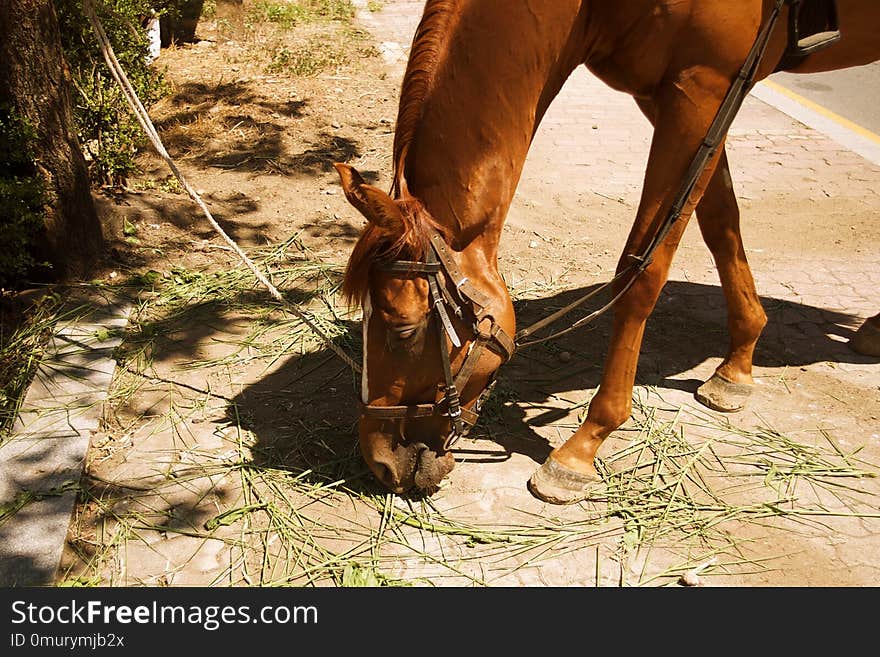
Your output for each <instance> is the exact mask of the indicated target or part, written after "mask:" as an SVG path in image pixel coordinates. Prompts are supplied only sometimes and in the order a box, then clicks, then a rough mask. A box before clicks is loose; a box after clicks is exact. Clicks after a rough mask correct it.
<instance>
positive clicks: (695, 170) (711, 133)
mask: <svg viewBox="0 0 880 657" xmlns="http://www.w3.org/2000/svg"><path fill="white" fill-rule="evenodd" d="M789 2H791V0H776V5H775V6H774V8H773V11H772V12H771V14H770V16H769V18H768V19H767V21H766V23H764V26H763V27H762V28H761V31H760V32H759V33H758V36H757V37H756V38H755V42H754V43H753V44H752V48H751V50H750V51H749V54H748V55H747V56H746V60H745V62H744V63H743V65H742V68H741V69H740V72H739V74H738V75H737V77H736V79H735V80H734V81H733V83H732V84H731V85H730V89H728V91H727V95H726V96H725V97H724V100H723V101H722V103H721V106H720V107H719V108H718V112H717V113H716V114H715V118H714V119H713V120H712V124H711V125H710V126H709V129H708V131H707V132H706V136H705V137H704V138H703V142H702V143H701V144H700V148H699V150H698V151H697V153H696V155H695V156H694V159H693V160H692V161H691V164H690V166H689V167H688V170H687V172H686V174H685V177H684V182H683V183H682V185H681V187H680V189H679V191H678V194H677V195H676V196H675V199H674V200H673V202H672V205H671V206H670V208H669V212H667V214H666V218H665V219H664V220H663V223H662V224H661V225H660V227H659V228H658V229H657V232H656V233H655V234H654V237H653V238H651V242H650V243H649V244H648V247H647V248H646V249H645V250H644V251H643V252H642V254H641V255H634V254H630V256H629V257H630V258H631V259H633V260H634V261H635V262H633V263H632V264H630V265H629V266H628V267H626V268H625V269H623V270H621V271H620V272H618V273H617V274H616V275H615V276H614V278H612V279H611V280H610V281H608V282H606V283H603V284H602V285H601V286H600V287H598V288H597V289H595V290H593V291H591V292H590V293H589V294H586V295H584V296H582V297H581V298H580V299H577V300H576V301H574V302H572V303H570V304H569V305H567V306H566V307H565V308H562V309H561V310H558V311H557V312H555V313H553V314H552V315H550V316H549V317H547V318H545V319H542V320H540V321H538V322H535V323H534V324H532V325H531V326H529V327H527V328H524V329H523V330H521V331H518V332H517V334H516V346H517V349H521V348H523V347H528V346H530V345H534V344H539V343H541V342H546V341H548V340H552V339H554V338H558V337H559V336H560V335H564V334H565V333H568V332H569V331H573V330H574V329H576V328H578V327H579V326H583V325H584V324H586V323H588V322H591V321H592V320H594V319H595V318H596V317H598V316H599V315H601V314H602V313H604V312H605V311H607V310H608V309H609V308H611V307H612V306H613V305H614V304H615V303H617V301H618V299H620V297H622V296H623V295H624V293H625V292H626V291H627V290H629V288H630V287H632V285H633V283H635V281H636V279H637V278H638V277H639V274H641V273H642V272H643V271H645V270H646V269H647V268H648V266H649V265H650V264H651V260H652V258H653V255H654V252H655V251H656V250H657V248H658V247H659V246H660V244H661V243H662V242H663V239H664V238H665V237H666V235H667V234H668V233H669V231H670V230H671V229H672V226H673V224H674V223H675V222H676V221H678V220H679V218H680V217H681V211H682V209H683V208H684V206H685V204H686V203H687V201H688V199H689V198H690V195H691V192H692V191H693V189H694V186H695V185H696V184H697V182H698V181H699V179H700V175H702V173H703V171H704V170H705V168H706V165H707V164H708V163H709V160H710V159H712V157H713V156H714V155H715V151H716V150H717V149H718V145H719V144H720V143H721V140H722V139H723V138H724V135H726V134H727V130H728V129H729V128H730V124H731V123H733V120H734V118H736V114H737V112H738V111H739V108H740V107H741V106H742V103H743V101H744V100H745V98H746V96H748V94H749V89H750V88H751V85H752V83H753V81H754V78H755V73H756V72H757V70H758V65H759V64H760V63H761V60H762V59H763V57H764V52H765V51H766V49H767V44H768V43H769V41H770V35H771V34H772V32H773V27H774V26H775V25H776V21H777V19H778V18H779V14H780V12H781V11H782V7H783V5H785V4H786V3H789ZM630 272H634V273H633V275H632V276H631V277H630V278H629V280H627V282H626V283H625V284H624V286H623V288H621V289H620V290H619V291H618V292H617V293H616V294H615V295H614V297H613V298H612V299H611V301H609V302H608V303H606V304H605V305H604V306H602V307H601V308H599V309H598V310H596V311H594V312H592V313H590V314H589V315H587V316H586V317H583V318H581V319H579V320H578V321H577V322H575V323H574V324H572V325H571V326H569V327H567V328H565V329H562V330H560V331H557V332H555V333H552V334H550V335H548V336H546V337H543V338H536V339H534V340H529V341H527V342H522V340H523V339H524V338H526V337H528V336H529V335H531V334H532V333H534V332H535V331H537V330H539V329H541V328H543V327H545V326H547V325H548V324H551V323H553V322H554V321H556V320H557V319H559V318H560V317H562V316H563V315H566V314H568V313H569V312H570V311H571V310H573V309H574V308H576V307H577V306H579V305H581V304H582V303H584V302H585V301H587V300H588V299H589V298H590V297H592V296H594V295H595V294H597V293H599V292H601V291H602V290H604V289H605V288H606V287H608V286H609V285H611V284H612V283H614V282H616V281H618V280H619V279H620V278H622V277H623V276H625V275H626V274H629V273H630Z"/></svg>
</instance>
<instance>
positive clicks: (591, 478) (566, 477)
mask: <svg viewBox="0 0 880 657" xmlns="http://www.w3.org/2000/svg"><path fill="white" fill-rule="evenodd" d="M529 490H530V491H531V493H532V495H534V496H535V497H537V498H538V499H539V500H543V501H544V502H549V503H550V504H574V503H575V502H581V501H583V500H595V499H604V497H605V493H606V487H605V483H604V482H603V481H602V477H600V476H599V475H585V474H583V473H581V472H576V471H575V470H570V469H569V468H566V467H565V466H563V465H560V464H559V463H558V462H557V461H554V460H553V459H552V458H548V459H547V460H546V461H544V464H543V465H542V466H541V467H540V468H538V469H537V470H535V473H534V474H533V475H532V476H531V478H530V479H529Z"/></svg>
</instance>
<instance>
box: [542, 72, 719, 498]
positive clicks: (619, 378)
mask: <svg viewBox="0 0 880 657" xmlns="http://www.w3.org/2000/svg"><path fill="white" fill-rule="evenodd" d="M728 80H729V78H725V77H724V76H719V75H718V74H717V73H716V72H713V71H711V70H709V69H702V70H697V71H688V72H687V73H685V72H683V73H682V75H681V76H680V77H678V78H675V79H672V81H671V82H670V84H668V85H666V86H664V88H662V89H659V90H658V95H657V96H656V97H655V100H653V101H652V102H650V103H645V102H642V103H640V106H641V107H642V109H643V110H644V111H645V112H646V114H648V115H649V118H651V119H652V122H653V123H654V137H653V139H652V142H651V151H650V154H649V156H648V163H647V168H646V174H645V181H644V185H643V186H642V196H641V201H640V203H639V209H638V211H637V213H636V219H635V222H634V223H633V226H632V229H631V230H630V234H629V238H628V239H627V244H626V246H625V248H624V250H623V255H622V256H621V259H620V261H619V263H618V271H621V270H622V269H623V268H625V267H627V266H629V265H630V264H631V263H632V256H634V255H637V254H640V253H643V252H644V250H645V248H646V247H647V245H648V244H649V243H650V241H651V240H652V238H653V236H654V235H655V234H656V232H657V230H658V229H659V227H660V225H661V224H662V222H663V219H664V217H665V216H666V215H667V214H668V212H669V208H670V207H671V205H672V202H673V198H672V195H673V193H674V191H675V190H676V189H677V188H678V187H679V186H680V185H681V179H682V178H683V177H684V175H685V172H686V170H687V169H688V166H689V164H690V160H691V159H692V158H693V156H694V153H696V152H697V150H698V148H699V146H700V143H701V141H702V140H703V138H704V135H705V133H706V131H707V129H708V127H709V125H710V123H711V121H712V118H713V116H714V113H715V111H717V108H718V106H719V105H720V104H721V99H722V98H723V96H724V93H725V92H726V90H727V86H728V85H729V81H728ZM719 156H720V150H719V152H718V153H716V155H715V157H713V158H712V159H711V161H710V162H709V164H708V166H707V167H706V168H705V169H704V171H703V173H702V175H701V176H700V178H699V180H698V181H697V183H696V185H695V186H694V189H693V191H692V192H691V194H690V196H689V198H688V201H687V202H686V203H685V204H684V207H683V208H682V211H681V213H680V216H679V219H678V221H676V222H675V223H674V224H673V225H672V227H671V229H670V231H669V233H668V234H667V235H666V237H665V239H664V240H663V242H662V243H661V244H660V246H659V247H658V248H657V250H656V251H655V252H654V255H653V259H652V261H651V264H650V265H649V266H648V267H647V268H646V269H645V270H644V272H643V273H642V274H641V275H639V276H638V277H637V278H636V279H635V280H634V282H633V283H632V285H631V286H630V287H629V289H628V290H627V291H626V292H625V293H624V294H623V295H622V296H621V297H620V298H619V299H618V300H617V302H616V303H615V305H614V309H613V322H612V334H611V342H610V345H609V350H608V354H607V357H606V360H605V366H604V369H603V373H602V380H601V382H600V384H599V389H598V390H597V391H596V394H595V395H594V397H593V399H592V400H591V402H590V406H589V408H588V410H587V417H586V419H585V420H584V422H583V424H582V425H581V426H580V427H579V428H578V429H577V431H576V432H575V433H574V434H573V435H572V436H571V437H570V438H569V439H568V440H567V441H566V442H565V443H563V444H562V445H560V446H559V447H557V448H556V449H554V450H553V452H551V454H550V457H549V458H548V459H547V460H546V461H545V462H544V463H543V464H542V465H541V467H540V468H539V469H538V470H537V471H536V472H535V473H534V474H533V475H532V477H531V479H530V480H529V488H530V489H531V491H532V493H533V494H534V495H535V496H536V497H538V498H540V499H542V500H544V501H547V502H552V503H555V504H568V503H572V502H578V501H581V500H584V499H589V498H593V499H595V498H597V497H600V496H601V494H602V493H601V491H602V488H603V484H602V480H601V477H600V476H599V474H598V473H597V471H596V467H595V464H594V460H595V457H596V453H597V452H598V450H599V447H600V446H601V445H602V443H603V442H604V440H605V439H606V438H607V437H608V436H609V435H610V434H611V432H612V431H614V430H615V429H617V428H618V427H620V426H621V425H622V424H623V423H624V422H626V420H627V419H629V417H630V413H631V411H632V392H633V386H634V384H635V376H636V367H637V365H638V360H639V351H640V349H641V344H642V337H643V335H644V332H645V324H646V322H647V319H648V317H649V316H650V314H651V313H652V312H653V310H654V306H655V304H656V302H657V299H658V297H659V296H660V292H661V290H662V288H663V286H664V285H665V284H666V280H667V277H668V275H669V268H670V266H671V264H672V258H673V255H674V254H675V251H676V248H677V247H678V243H679V241H680V239H681V236H682V234H683V232H684V229H685V226H686V224H687V220H688V218H689V217H690V215H691V214H692V213H693V211H694V208H695V206H696V204H697V203H698V202H699V200H700V198H701V196H702V195H703V192H704V191H705V189H706V187H707V185H708V184H709V180H710V179H711V177H712V175H713V173H714V170H715V167H716V165H717V163H718V159H719ZM625 280H626V279H625V278H624V279H622V280H621V282H620V284H621V285H622V284H623V281H625ZM617 289H620V286H619V285H618V287H617ZM615 292H616V290H615Z"/></svg>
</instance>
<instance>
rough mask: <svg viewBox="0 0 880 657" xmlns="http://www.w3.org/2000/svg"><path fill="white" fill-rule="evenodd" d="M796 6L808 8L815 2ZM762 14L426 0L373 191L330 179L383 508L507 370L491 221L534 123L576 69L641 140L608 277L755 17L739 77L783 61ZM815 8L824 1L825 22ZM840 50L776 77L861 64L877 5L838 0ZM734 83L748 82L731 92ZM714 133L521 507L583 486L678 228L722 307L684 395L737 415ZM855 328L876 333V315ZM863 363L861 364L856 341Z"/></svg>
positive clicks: (667, 183)
mask: <svg viewBox="0 0 880 657" xmlns="http://www.w3.org/2000/svg"><path fill="white" fill-rule="evenodd" d="M815 1H816V0H808V2H815ZM789 4H790V3H789V2H785V6H781V0H780V2H779V3H777V0H738V1H737V2H731V1H730V0H618V1H617V2H608V1H606V0H601V1H600V0H556V1H555V2H537V1H535V0H508V1H506V2H479V1H478V0H428V1H427V2H426V4H425V8H424V14H423V17H422V20H421V22H420V24H419V27H418V29H417V31H416V34H415V37H414V40H413V43H412V49H411V53H410V58H409V62H408V65H407V70H406V74H405V77H404V79H403V84H402V93H401V99H400V108H399V114H398V118H397V126H396V132H395V139H394V154H393V155H394V174H393V184H392V189H391V190H390V194H386V193H385V192H384V191H382V190H380V189H378V188H376V187H374V186H371V185H368V184H366V183H365V182H364V181H363V179H362V178H361V176H360V175H358V173H357V172H356V171H355V170H354V169H352V168H351V167H349V166H347V165H344V164H337V165H336V167H337V170H338V171H339V174H340V177H341V180H342V186H343V188H344V190H345V194H346V197H347V198H348V200H349V201H350V202H351V203H352V204H353V205H354V206H355V208H357V210H358V211H360V212H361V213H362V214H363V215H364V217H366V218H367V220H368V224H367V226H366V228H365V229H364V232H363V233H362V234H361V236H360V238H359V240H358V242H357V244H356V245H355V248H354V251H353V253H352V255H351V258H350V260H349V263H348V268H347V272H346V277H345V282H344V291H345V292H346V293H347V295H348V296H349V298H350V299H351V300H353V301H355V302H359V303H361V304H362V307H363V311H364V319H363V334H364V360H363V377H362V397H363V410H362V415H361V418H360V422H359V439H360V446H361V451H362V454H363V456H364V458H365V460H366V462H367V463H368V465H369V466H370V468H371V469H372V471H373V472H374V473H375V475H376V476H377V477H378V478H379V479H380V480H381V481H382V482H383V483H384V484H385V485H386V486H387V487H388V488H389V489H390V490H392V491H394V492H398V493H400V492H404V491H406V490H409V489H411V488H412V487H413V486H415V487H416V488H418V489H420V490H423V491H428V492H430V491H432V490H434V489H435V488H436V486H437V485H438V484H439V482H440V481H441V480H442V479H443V478H444V477H445V476H446V475H447V474H448V473H449V471H450V470H451V469H452V467H453V465H454V458H453V456H452V454H451V453H450V451H449V447H450V444H451V443H452V442H454V440H455V439H456V438H457V437H458V436H460V435H462V434H464V433H466V431H467V428H468V426H469V425H471V424H473V423H474V422H475V421H476V413H478V412H479V404H480V402H481V400H482V393H483V392H484V391H485V390H486V388H487V387H488V386H490V384H491V382H492V380H493V378H494V374H495V372H496V370H497V369H498V368H499V367H500V366H501V365H502V364H503V363H504V362H505V361H506V360H507V359H508V358H510V356H511V355H512V351H513V340H512V339H511V336H513V335H515V333H514V326H515V321H514V311H513V305H512V303H511V299H510V296H509V294H508V290H507V288H506V285H505V283H504V281H503V279H502V277H501V274H500V273H499V271H498V263H497V255H498V244H499V239H500V237H501V230H502V226H503V223H504V220H505V216H506V213H507V210H508V207H509V206H510V203H511V201H512V199H513V196H514V192H515V190H516V187H517V183H518V180H519V177H520V174H521V171H522V168H523V164H524V162H525V159H526V155H527V152H528V150H529V146H530V143H531V140H532V137H533V136H534V134H535V131H536V130H537V128H538V124H539V122H540V121H541V118H542V116H543V115H544V113H545V111H546V110H547V108H548V106H549V105H550V103H551V102H552V101H553V99H554V97H555V96H556V95H557V93H558V92H559V91H560V89H561V87H562V85H563V83H564V82H565V81H566V79H567V78H568V76H569V74H570V73H571V72H572V71H573V70H574V69H575V68H576V67H577V66H580V65H581V64H584V65H586V66H587V68H588V69H589V70H590V71H591V72H592V73H593V74H595V75H596V76H598V77H599V78H600V79H601V80H603V81H604V82H605V83H607V84H608V85H610V86H611V87H613V88H614V89H617V90H621V91H625V92H628V93H629V94H631V95H632V96H633V97H634V99H635V100H636V102H637V103H638V106H639V107H640V108H641V110H642V111H643V112H644V114H645V115H646V116H647V117H648V119H649V120H650V121H651V123H652V124H653V126H654V132H653V139H652V143H651V148H650V154H649V159H648V163H647V169H646V173H645V177H644V184H643V188H642V194H641V201H640V204H639V207H638V211H637V213H636V216H635V220H634V223H633V226H632V229H631V231H630V234H629V238H628V240H627V242H626V245H625V246H624V249H623V253H622V255H621V257H620V260H619V264H618V272H624V271H625V270H626V269H627V268H628V267H629V265H630V263H631V262H632V260H633V257H634V256H638V255H639V254H643V253H644V252H645V251H646V247H647V245H648V244H649V243H651V242H652V240H653V238H654V237H655V235H656V234H657V233H658V228H659V227H660V226H661V225H662V224H663V221H664V217H666V216H667V215H668V214H669V212H670V207H671V206H672V205H673V201H674V196H675V192H676V191H677V189H678V188H679V187H680V184H681V180H682V179H683V178H684V177H685V174H686V171H687V170H688V169H689V167H691V163H692V161H693V159H694V157H695V154H696V153H698V151H699V149H700V145H701V143H702V142H703V140H704V137H705V135H706V134H707V131H708V130H709V128H710V125H711V124H712V122H713V118H714V117H715V115H716V113H718V110H719V107H721V106H722V102H723V100H724V98H725V96H726V94H727V92H728V90H729V88H731V86H732V83H733V81H734V80H736V79H737V76H738V74H739V73H740V71H741V68H742V66H743V62H744V61H745V60H746V58H747V56H748V54H749V52H750V49H751V47H752V45H753V43H754V42H755V41H756V37H757V36H758V34H759V32H760V31H761V29H762V26H764V25H765V24H766V21H767V20H768V17H769V16H771V14H773V12H776V14H774V15H778V16H779V18H780V20H779V21H778V24H777V25H776V26H775V28H774V30H773V32H772V33H771V35H770V39H769V41H768V42H767V45H766V50H765V51H764V56H763V58H762V59H760V66H759V67H758V69H757V71H756V73H755V75H754V78H753V80H754V81H757V80H760V79H762V78H764V77H766V76H767V75H769V74H770V73H772V72H774V70H775V69H777V67H778V66H779V64H780V62H781V61H782V59H783V55H784V54H785V52H786V50H787V44H788V34H787V29H786V25H787V23H788V21H787V18H788V13H789V11H790V9H789ZM825 6H826V7H827V6H828V5H827V4H826V5H825ZM837 9H838V18H839V28H840V33H841V34H842V38H841V39H840V40H839V41H838V42H837V43H835V44H833V45H830V46H829V47H827V48H824V49H822V50H821V51H819V52H815V53H813V54H810V55H808V56H805V57H801V58H799V59H797V60H791V59H788V58H786V60H785V61H786V64H785V66H786V67H787V70H790V71H795V72H803V73H809V72H815V71H827V70H832V69H838V68H844V67H848V66H855V65H861V64H867V63H870V62H873V61H875V60H877V59H878V58H880V39H878V38H877V35H878V34H880V2H878V1H877V0H838V2H837ZM751 83H752V81H751V80H750V81H749V84H751ZM723 137H724V134H722V135H721V141H720V144H719V146H718V148H717V149H715V150H714V152H713V153H712V154H711V156H710V157H709V158H708V161H707V163H706V166H705V168H703V169H701V171H702V173H699V171H698V177H697V178H696V179H695V184H694V185H693V188H692V190H691V191H690V192H689V195H687V196H686V197H685V199H684V201H685V202H684V204H683V206H682V207H681V208H680V210H681V212H680V215H679V216H680V220H678V221H675V222H674V223H673V224H672V225H671V228H670V229H669V231H668V232H667V233H665V236H664V237H663V239H662V241H661V242H660V243H659V246H658V247H657V249H656V250H655V251H654V252H653V253H652V258H651V259H650V264H648V263H645V267H642V268H641V269H642V270H643V271H642V273H641V274H640V275H638V276H632V277H629V278H628V277H626V276H622V277H621V278H619V279H618V280H616V282H615V287H614V291H615V292H616V293H620V296H619V298H618V299H617V300H616V303H615V304H614V306H613V328H612V337H611V344H610V348H609V351H608V357H607V361H606V362H605V366H604V371H603V375H602V379H601V384H600V386H599V389H598V391H597V392H596V394H595V396H594V397H593V399H592V402H591V403H590V406H589V409H588V414H587V417H586V420H585V421H584V422H583V424H582V425H581V427H580V428H579V429H578V430H577V431H576V432H575V433H574V434H573V435H572V436H571V437H570V438H569V439H568V440H567V441H566V442H565V443H564V444H563V445H561V446H560V447H558V448H557V449H555V450H554V451H553V452H552V453H551V455H550V457H549V458H548V459H547V461H546V462H545V463H544V464H543V465H542V466H541V467H540V468H539V469H538V470H537V471H536V472H535V474H534V475H533V476H532V478H531V480H530V481H529V487H530V489H531V491H532V493H533V494H534V495H536V496H537V497H539V498H541V499H543V500H545V501H548V502H553V503H560V504H564V503H571V502H575V501H579V500H582V499H586V498H588V497H589V496H591V495H592V494H593V493H594V491H595V490H596V488H597V487H599V486H601V480H600V477H599V476H598V474H597V472H596V469H595V467H594V464H593V459H594V457H595V456H596V453H597V451H598V449H599V447H600V446H601V444H602V442H603V441H604V440H605V438H606V437H607V436H608V435H609V434H610V433H611V432H612V431H614V430H615V429H617V428H618V427H619V426H620V425H621V424H622V423H623V422H625V421H626V420H627V419H628V417H629V415H630V412H631V403H632V402H631V400H632V389H633V385H634V381H635V375H636V364H637V361H638V357H639V350H640V345H641V342H642V335H643V332H644V330H645V323H646V320H647V319H648V316H649V315H650V314H651V312H652V310H653V308H654V305H655V302H656V301H657V298H658V296H659V294H660V291H661V288H662V287H663V286H664V284H665V282H666V279H667V275H668V272H669V268H670V263H671V260H672V257H673V253H674V252H675V250H676V247H677V245H678V243H679V240H680V238H681V236H682V232H683V230H684V228H685V224H686V223H687V219H688V217H689V216H690V215H691V214H693V213H694V211H696V215H697V220H698V222H699V226H700V230H701V233H702V236H703V238H704V240H705V242H706V244H707V245H708V247H709V249H710V250H711V252H712V255H713V257H714V260H715V263H716V266H717V268H718V272H719V276H720V279H721V284H722V288H723V291H724V295H725V298H726V301H727V312H728V329H729V334H730V344H729V349H728V352H727V355H726V356H725V358H724V359H723V362H722V363H721V364H720V365H719V366H718V368H717V370H716V372H715V373H714V375H713V376H712V377H711V378H710V379H709V380H708V381H707V382H706V383H704V384H703V385H702V386H701V387H700V389H699V391H698V393H697V398H698V399H699V400H700V401H702V402H703V403H705V404H707V405H709V406H711V407H712V408H714V409H716V410H721V411H734V410H738V409H739V408H741V407H742V406H743V404H744V403H745V400H746V398H747V396H748V393H749V390H750V387H751V385H752V383H753V381H752V374H751V372H752V355H753V352H754V348H755V343H756V342H757V340H758V337H759V335H760V334H761V331H762V329H763V328H764V325H765V323H766V315H765V313H764V311H763V309H762V307H761V303H760V301H759V297H758V293H757V291H756V289H755V284H754V281H753V279H752V274H751V272H750V270H749V265H748V263H747V261H746V256H745V252H744V249H743V244H742V239H741V236H740V228H739V211H738V208H737V202H736V198H735V195H734V191H733V188H732V184H731V178H730V174H729V170H728V164H727V158H726V154H725V152H724V143H723ZM870 321H873V322H874V324H871V325H870V326H869V328H870V331H868V329H866V330H865V331H861V332H860V333H861V335H862V336H863V337H864V336H865V334H866V332H868V333H871V334H873V335H874V336H875V338H876V334H877V333H880V331H878V326H880V318H877V319H875V320H870ZM867 349H868V350H870V349H875V350H877V349H878V346H877V344H874V345H873V347H872V346H871V345H870V344H869V345H868V346H867Z"/></svg>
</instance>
